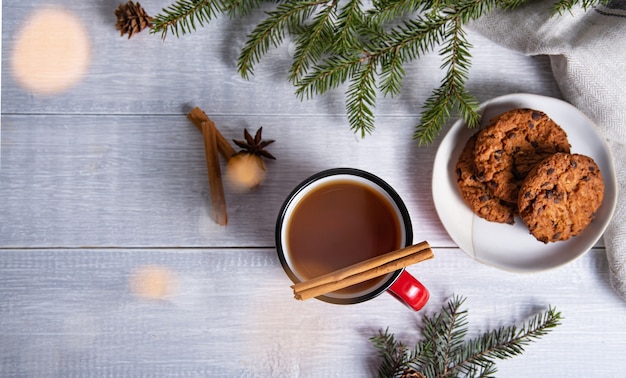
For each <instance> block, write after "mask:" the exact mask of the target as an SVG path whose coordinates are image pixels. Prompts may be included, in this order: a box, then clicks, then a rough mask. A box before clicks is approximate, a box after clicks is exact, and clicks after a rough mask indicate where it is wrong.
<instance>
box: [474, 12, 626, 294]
mask: <svg viewBox="0 0 626 378" xmlns="http://www.w3.org/2000/svg"><path fill="white" fill-rule="evenodd" d="M552 3H553V2H550V1H533V2H531V3H530V4H529V5H525V6H523V7H521V8H518V9H515V10H498V11H494V12H492V13H489V14H487V15H485V16H483V17H481V18H480V19H478V20H477V21H475V22H474V23H472V24H471V26H470V27H471V29H472V30H475V31H477V32H479V33H480V34H482V35H484V36H486V37H488V38H489V39H491V40H493V41H495V42H496V43H498V44H501V45H502V46H505V47H508V48H511V49H514V50H517V51H519V52H521V53H523V54H527V55H547V56H549V57H550V62H551V66H552V71H553V73H554V76H555V78H556V80H557V83H558V85H559V87H560V90H561V93H562V95H563V98H564V99H565V100H566V101H568V102H569V103H571V104H572V105H574V106H576V107H577V108H578V109H580V110H581V111H582V112H584V113H585V114H586V115H587V116H588V117H590V118H591V119H592V120H593V121H594V122H595V124H596V125H597V126H598V127H599V128H600V130H601V131H602V133H603V134H604V136H605V138H606V139H607V141H608V143H609V146H610V149H611V152H612V153H613V158H614V162H615V168H616V175H617V180H618V196H619V197H618V203H617V208H616V211H615V214H614V217H613V220H612V222H611V223H610V225H609V227H608V229H607V230H606V232H605V234H604V243H605V246H606V251H607V258H608V263H609V270H610V281H611V285H612V286H613V288H614V289H615V291H616V292H617V293H618V294H619V295H620V296H621V297H622V298H624V299H626V197H625V195H626V0H614V1H612V2H610V3H609V4H608V5H607V6H600V5H599V6H597V7H594V8H591V9H587V11H584V10H583V9H582V8H576V9H574V10H572V12H571V13H564V14H562V15H558V14H556V15H554V14H552V11H551V8H550V6H551V4H552Z"/></svg>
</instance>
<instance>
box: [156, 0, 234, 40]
mask: <svg viewBox="0 0 626 378" xmlns="http://www.w3.org/2000/svg"><path fill="white" fill-rule="evenodd" d="M223 11H224V4H223V2H222V1H220V0H177V1H176V2H175V3H173V4H171V5H170V6H168V7H167V8H163V9H162V11H161V13H160V14H157V15H156V16H155V17H154V18H153V20H152V21H153V25H152V27H151V29H150V33H153V34H154V33H161V38H162V39H165V37H167V34H168V32H169V33H172V34H174V35H175V36H176V37H177V38H178V37H179V36H180V35H184V34H188V33H190V32H192V31H194V30H196V27H197V26H200V27H202V26H204V25H205V24H208V23H209V21H210V20H212V19H214V18H216V17H217V16H218V15H219V14H221V13H222V12H223Z"/></svg>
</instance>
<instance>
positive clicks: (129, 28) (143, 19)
mask: <svg viewBox="0 0 626 378" xmlns="http://www.w3.org/2000/svg"><path fill="white" fill-rule="evenodd" d="M115 17H117V23H116V24H115V28H116V29H117V30H119V31H120V36H123V35H124V34H126V33H128V38H129V39H130V37H132V36H133V34H136V33H139V32H140V31H142V30H143V29H145V28H147V27H149V26H152V17H150V16H148V14H147V13H146V11H145V10H144V9H143V8H142V7H141V4H139V2H137V3H133V2H132V1H129V2H127V3H126V4H120V6H119V7H117V9H116V10H115Z"/></svg>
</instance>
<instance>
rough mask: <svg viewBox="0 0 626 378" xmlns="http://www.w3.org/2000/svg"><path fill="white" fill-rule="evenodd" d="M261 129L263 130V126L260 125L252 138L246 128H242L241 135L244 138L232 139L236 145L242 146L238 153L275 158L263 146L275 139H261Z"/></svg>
mask: <svg viewBox="0 0 626 378" xmlns="http://www.w3.org/2000/svg"><path fill="white" fill-rule="evenodd" d="M262 131H263V128H262V127H261V128H259V129H258V130H257V132H256V134H255V135H254V138H253V137H252V135H251V134H250V133H249V132H248V129H244V130H243V136H244V138H245V140H235V139H233V142H235V144H236V145H237V146H239V147H240V148H242V150H241V151H239V152H240V153H248V154H252V155H257V156H263V157H266V158H268V159H273V160H275V159H276V157H274V155H272V154H271V153H269V152H267V151H266V150H265V147H267V146H269V145H270V144H272V143H274V142H275V141H274V140H262V138H261V132H262Z"/></svg>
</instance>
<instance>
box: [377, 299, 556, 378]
mask: <svg viewBox="0 0 626 378" xmlns="http://www.w3.org/2000/svg"><path fill="white" fill-rule="evenodd" d="M464 302H465V299H464V298H462V297H460V296H453V297H452V299H450V300H449V301H448V303H447V304H446V305H444V306H442V308H441V311H440V312H439V313H435V314H433V315H431V316H424V318H423V325H422V326H421V327H420V332H421V336H422V338H421V339H420V340H419V341H418V342H417V343H416V345H415V347H414V348H412V349H411V348H409V347H408V346H407V345H406V344H404V343H402V342H399V341H397V340H396V339H395V337H394V335H393V334H391V333H389V330H388V329H386V330H385V331H380V332H379V334H378V335H376V336H374V337H372V338H371V339H370V340H371V342H372V343H373V346H374V347H375V348H376V349H377V351H378V354H379V356H380V359H381V362H380V365H379V369H378V375H379V376H380V377H398V376H403V375H405V374H406V373H407V372H409V371H413V372H420V373H421V374H423V375H424V376H426V377H428V378H431V377H433V378H434V377H485V376H491V375H493V374H495V372H496V371H497V369H496V363H495V360H496V359H507V358H511V357H514V356H518V355H520V354H522V353H523V352H524V348H525V347H526V346H527V345H528V344H529V343H531V342H533V341H537V340H538V339H540V338H541V337H543V336H545V335H547V334H548V333H549V332H550V331H551V330H552V329H553V328H555V327H556V326H558V325H560V324H561V320H562V318H561V313H560V312H557V311H556V309H555V308H553V307H550V308H549V309H548V310H546V311H545V312H543V313H540V314H537V315H535V316H534V317H532V318H531V319H530V320H528V321H527V322H526V324H525V325H523V326H522V327H517V326H514V325H513V326H508V327H500V328H498V329H496V330H493V331H489V332H485V333H484V334H483V335H481V336H479V337H477V338H473V339H470V340H466V336H467V326H468V322H467V310H461V306H462V305H463V304H464Z"/></svg>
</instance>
